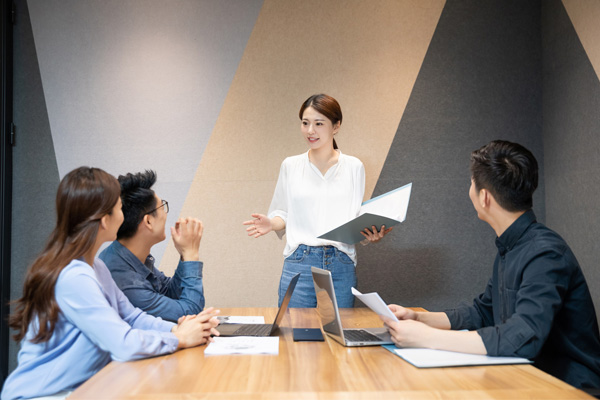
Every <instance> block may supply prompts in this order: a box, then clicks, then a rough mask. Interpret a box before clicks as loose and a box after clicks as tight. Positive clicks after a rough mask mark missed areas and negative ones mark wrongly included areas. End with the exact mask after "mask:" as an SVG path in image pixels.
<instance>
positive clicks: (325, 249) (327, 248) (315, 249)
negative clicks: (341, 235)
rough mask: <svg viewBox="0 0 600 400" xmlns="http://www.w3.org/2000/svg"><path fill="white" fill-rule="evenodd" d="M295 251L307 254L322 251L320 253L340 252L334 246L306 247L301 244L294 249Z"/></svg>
mask: <svg viewBox="0 0 600 400" xmlns="http://www.w3.org/2000/svg"><path fill="white" fill-rule="evenodd" d="M297 250H301V251H305V252H307V253H309V254H310V253H312V252H318V251H322V252H324V253H325V252H331V251H340V250H339V249H338V248H337V247H335V246H331V245H328V246H307V245H305V244H301V245H298V247H297V248H296V251H297Z"/></svg>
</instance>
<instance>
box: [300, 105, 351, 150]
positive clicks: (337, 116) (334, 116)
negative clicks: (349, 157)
mask: <svg viewBox="0 0 600 400" xmlns="http://www.w3.org/2000/svg"><path fill="white" fill-rule="evenodd" d="M308 107H312V108H314V109H315V110H316V111H317V112H318V113H320V114H323V115H324V116H326V117H327V119H329V120H330V121H331V124H332V125H335V124H337V123H338V122H339V123H340V124H341V123H342V108H341V107H340V104H339V103H338V102H337V100H336V99H334V98H333V97H331V96H328V95H326V94H322V93H321V94H313V95H312V96H310V97H309V98H308V99H306V101H305V102H304V103H302V106H301V107H300V120H302V117H303V116H304V110H306V109H307V108H308ZM333 148H334V149H337V148H338V146H337V143H336V142H335V139H333Z"/></svg>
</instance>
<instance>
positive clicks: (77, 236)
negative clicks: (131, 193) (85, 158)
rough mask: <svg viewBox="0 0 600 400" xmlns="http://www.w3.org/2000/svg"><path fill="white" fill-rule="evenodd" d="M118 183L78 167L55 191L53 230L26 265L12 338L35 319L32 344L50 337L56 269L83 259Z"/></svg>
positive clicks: (17, 337)
mask: <svg viewBox="0 0 600 400" xmlns="http://www.w3.org/2000/svg"><path fill="white" fill-rule="evenodd" d="M120 193H121V189H120V187H119V182H118V181H117V180H116V179H115V178H114V177H113V176H112V175H109V174H108V173H106V172H104V171H103V170H101V169H98V168H89V167H80V168H77V169H75V170H73V171H71V172H69V173H68V174H67V175H66V176H65V177H64V178H63V180H62V181H61V182H60V185H59V186H58V191H57V193H56V227H55V228H54V230H53V231H52V233H51V234H50V237H49V238H48V242H47V243H46V246H45V248H44V250H43V251H42V253H41V254H40V255H39V256H38V257H37V258H36V259H35V261H34V262H33V264H32V265H31V266H30V267H29V270H28V271H27V275H26V276H25V283H24V285H23V297H21V298H20V299H18V300H16V301H15V302H14V304H15V311H14V313H13V314H11V316H10V318H9V325H10V327H11V328H13V329H14V330H16V331H17V332H16V334H15V335H14V336H13V338H14V339H15V340H16V341H20V340H21V339H23V337H24V336H25V334H26V333H27V329H28V327H29V326H30V324H31V322H32V321H33V320H34V319H35V318H36V317H37V319H38V321H37V332H36V334H35V336H34V337H33V338H32V342H33V343H40V342H45V341H48V340H49V339H50V338H51V337H52V333H53V332H54V327H55V325H56V321H57V320H58V313H59V311H60V309H59V307H58V304H57V302H56V298H55V297H54V288H55V286H56V281H57V280H58V276H59V275H60V273H61V271H62V270H63V269H64V268H65V267H66V266H67V265H68V264H69V263H70V262H71V261H72V260H75V259H78V258H81V257H83V256H84V255H85V254H86V253H87V252H89V251H90V249H91V248H92V247H93V246H94V243H95V241H96V237H97V235H98V228H99V224H100V219H101V218H102V217H103V216H105V215H107V214H110V213H111V212H112V209H113V207H114V206H115V204H116V203H117V201H118V199H119V195H120Z"/></svg>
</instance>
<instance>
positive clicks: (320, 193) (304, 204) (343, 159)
mask: <svg viewBox="0 0 600 400" xmlns="http://www.w3.org/2000/svg"><path fill="white" fill-rule="evenodd" d="M299 116H300V120H301V121H302V122H301V126H300V129H301V131H302V135H303V136H304V139H305V140H306V144H307V145H308V148H309V149H308V151H307V152H306V153H303V154H300V155H297V156H293V157H288V158H286V159H285V160H284V161H283V163H282V164H281V170H280V171H279V179H278V181H277V186H276V187H275V193H274V195H273V200H272V201H271V206H270V207H269V214H268V216H266V215H262V214H252V217H253V218H254V219H253V220H250V221H246V222H244V225H249V226H248V228H246V231H247V232H248V235H249V236H254V237H255V238H258V237H260V236H262V235H265V234H267V233H269V232H271V231H275V232H276V233H277V235H278V236H279V238H282V237H283V235H284V234H286V236H287V242H286V246H285V249H284V251H283V255H284V257H285V261H284V264H283V273H282V274H281V280H280V282H279V304H281V301H282V300H283V296H284V295H285V291H286V290H287V287H288V284H289V283H290V280H291V279H292V277H293V276H294V275H295V274H297V273H300V279H299V281H298V283H297V285H296V288H295V290H294V294H293V296H292V299H291V301H290V307H315V306H316V297H315V290H314V285H313V280H312V273H311V270H310V268H311V267H313V266H314V267H317V268H322V269H326V270H329V271H331V274H332V277H333V284H334V287H335V294H336V299H337V303H338V306H339V307H352V306H353V305H354V296H353V295H352V293H351V291H350V288H351V287H353V286H356V269H355V265H356V250H355V248H354V245H349V244H345V243H341V242H334V241H331V240H324V239H319V238H317V236H319V235H321V234H323V233H325V232H327V231H329V230H331V229H333V228H336V227H337V226H339V225H342V224H343V223H345V222H347V221H349V220H351V219H352V218H355V217H356V216H358V212H359V210H360V206H361V203H362V200H363V196H364V193H365V168H364V166H363V164H362V162H361V161H360V160H359V159H358V158H356V157H352V156H348V155H345V154H342V152H341V151H340V150H339V149H338V147H337V144H336V142H335V139H334V136H335V135H337V133H338V132H339V130H340V127H341V125H342V110H341V108H340V105H339V104H338V102H337V100H335V99H334V98H333V97H331V96H328V95H326V94H316V95H313V96H311V97H309V98H308V99H307V100H306V101H305V102H304V103H303V104H302V106H301V107H300V114H299ZM372 229H373V230H372V231H370V230H368V229H365V230H364V231H363V232H361V233H362V234H363V236H365V238H366V239H367V240H368V241H370V242H376V241H378V240H379V239H381V238H382V237H383V236H384V235H385V234H387V233H388V232H389V231H390V230H391V229H392V228H389V229H385V226H382V227H381V231H379V232H378V231H377V228H376V227H372Z"/></svg>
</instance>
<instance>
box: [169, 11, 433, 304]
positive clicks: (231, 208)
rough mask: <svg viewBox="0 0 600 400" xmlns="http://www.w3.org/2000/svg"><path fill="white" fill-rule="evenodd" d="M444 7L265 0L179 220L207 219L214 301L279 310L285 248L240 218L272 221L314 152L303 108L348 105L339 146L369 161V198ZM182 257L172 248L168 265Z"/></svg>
mask: <svg viewBox="0 0 600 400" xmlns="http://www.w3.org/2000/svg"><path fill="white" fill-rule="evenodd" d="M342 4H343V6H341V5H342ZM444 4H445V2H444V1H442V0H412V1H398V0H391V1H344V2H338V1H318V0H310V1H288V0H285V1H284V0H266V1H265V2H264V4H263V8H262V10H261V12H260V15H259V17H258V20H257V23H256V26H255V27H254V30H253V32H252V35H251V37H250V40H249V41H248V45H247V47H246V50H245V53H244V55H243V57H242V61H241V63H240V66H239V69H238V71H237V73H236V76H235V78H234V80H233V82H232V85H231V87H230V90H229V93H228V95H227V98H226V100H225V104H224V106H223V108H222V110H221V113H220V115H219V118H218V120H217V123H216V125H215V129H214V131H213V133H212V136H211V138H210V141H209V143H208V145H207V148H206V150H205V152H204V155H203V157H202V160H200V164H199V167H198V170H197V172H196V175H195V178H194V181H193V183H192V186H191V188H190V191H189V194H188V197H187V199H186V202H185V204H184V207H183V212H182V215H192V216H197V217H199V218H201V219H202V220H203V221H204V223H205V230H204V236H203V239H202V245H201V256H202V259H203V260H204V263H205V265H204V268H205V269H204V279H205V281H204V285H205V290H206V298H207V305H215V306H219V307H226V306H241V305H243V306H273V305H276V302H277V287H278V283H279V277H280V273H281V268H282V265H283V257H282V251H283V247H284V242H283V241H280V240H279V239H277V237H276V235H274V234H269V235H267V236H266V237H262V238H259V239H254V238H250V237H248V236H246V233H245V229H244V227H243V226H242V221H244V220H247V219H249V218H250V214H251V213H253V212H260V213H265V214H266V212H267V210H268V207H269V204H270V201H271V196H272V194H273V190H274V188H275V184H276V181H277V177H278V174H279V167H280V164H281V162H282V161H283V159H284V158H285V157H287V156H291V155H295V154H299V153H302V152H305V151H306V150H307V147H306V145H305V144H304V142H303V139H302V137H301V134H300V121H299V118H298V110H299V108H300V105H301V103H302V102H303V101H304V100H305V99H306V98H307V97H309V96H310V95H312V94H314V93H321V92H323V93H328V94H330V95H332V96H334V97H335V98H337V99H338V101H339V102H340V104H341V106H342V110H343V113H344V121H343V124H342V129H341V131H340V133H339V135H338V139H337V141H338V145H339V146H340V148H341V150H342V151H343V152H344V153H346V154H350V155H354V156H356V157H358V158H360V159H361V160H362V161H363V163H364V164H365V169H366V174H367V182H366V186H367V187H366V193H365V198H370V197H371V193H372V191H373V188H374V187H375V183H376V182H377V179H378V177H379V173H380V171H381V169H382V166H383V163H384V161H385V158H386V156H387V153H388V150H389V148H390V145H391V143H392V140H393V138H394V135H395V133H396V130H397V128H398V124H399V122H400V119H401V117H402V114H403V112H404V109H405V107H406V103H407V102H408V98H409V96H410V93H411V91H412V88H413V85H414V82H415V80H416V78H417V74H418V72H419V69H420V67H421V64H422V62H423V58H424V57H425V53H426V51H427V48H428V46H429V43H430V41H431V38H432V36H433V32H434V30H435V27H436V25H437V22H438V20H439V17H440V14H441V11H442V9H443V6H444ZM176 261H177V253H176V251H175V249H174V247H173V246H172V244H171V245H170V246H169V247H168V248H167V251H166V253H165V256H164V258H163V262H162V265H163V269H164V270H165V271H166V272H167V273H172V270H169V269H168V267H172V266H174V265H176Z"/></svg>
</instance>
